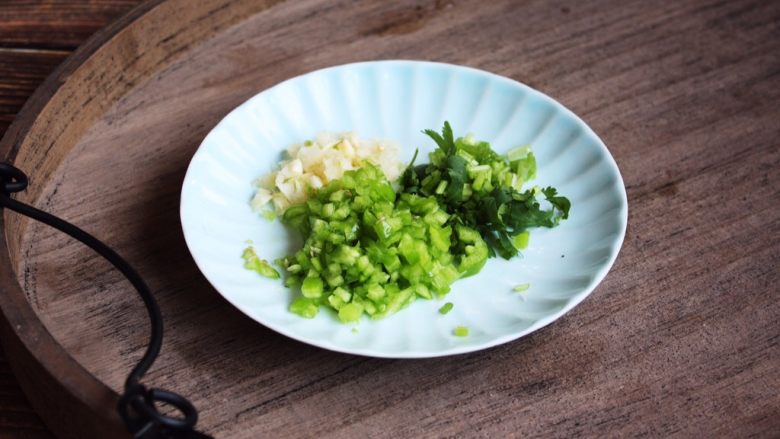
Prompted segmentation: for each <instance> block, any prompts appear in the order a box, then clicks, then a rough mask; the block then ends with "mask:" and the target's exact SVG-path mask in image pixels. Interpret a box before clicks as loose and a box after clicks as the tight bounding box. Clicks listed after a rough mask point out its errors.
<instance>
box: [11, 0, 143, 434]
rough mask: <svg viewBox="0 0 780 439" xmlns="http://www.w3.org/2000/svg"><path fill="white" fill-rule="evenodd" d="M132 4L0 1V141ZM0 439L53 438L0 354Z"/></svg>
mask: <svg viewBox="0 0 780 439" xmlns="http://www.w3.org/2000/svg"><path fill="white" fill-rule="evenodd" d="M58 3H59V4H58ZM138 3H140V0H133V1H125V2H117V1H110V0H101V1H96V0H92V1H88V2H84V1H82V2H78V1H68V2H47V3H46V2H44V1H4V2H0V138H1V137H2V136H3V134H4V133H5V131H6V129H7V128H8V125H9V124H10V123H11V121H12V120H13V119H14V117H15V116H16V114H17V113H18V112H19V110H20V109H21V107H22V105H23V104H24V102H25V101H26V100H27V98H28V97H29V96H30V95H31V94H32V92H33V91H34V90H35V88H36V87H37V86H38V85H39V84H40V83H41V82H42V81H43V80H44V79H45V78H46V76H48V75H49V74H50V73H51V72H52V71H53V70H54V69H55V67H56V66H57V65H58V64H60V63H61V62H62V61H63V60H64V59H65V58H66V57H67V56H68V55H69V54H70V53H71V51H72V48H73V47H74V46H75V45H77V44H79V43H81V42H82V41H83V40H84V39H85V38H86V37H88V36H89V35H90V34H91V33H92V32H93V31H95V30H97V29H99V28H101V27H103V26H105V25H107V24H108V23H109V21H111V20H113V19H115V18H116V17H118V16H119V15H120V14H122V13H124V12H126V11H127V10H128V9H129V8H131V7H132V6H134V5H136V4H138ZM74 12H76V13H74ZM0 437H2V438H4V439H5V438H7V439H44V438H47V439H48V438H51V437H53V436H52V434H51V433H50V432H49V430H48V429H47V428H46V427H45V426H44V424H43V422H42V421H41V419H40V418H39V417H38V415H37V414H36V413H35V412H34V411H33V409H32V408H31V407H30V404H29V402H28V401H27V398H26V397H25V396H24V395H23V393H22V390H21V388H20V387H19V384H18V381H17V378H16V377H15V376H14V375H13V373H12V372H11V369H10V366H9V364H8V362H7V361H6V358H5V353H4V352H2V351H0Z"/></svg>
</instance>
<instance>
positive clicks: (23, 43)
mask: <svg viewBox="0 0 780 439" xmlns="http://www.w3.org/2000/svg"><path fill="white" fill-rule="evenodd" d="M138 3H140V1H139V0H3V1H2V2H0V47H12V48H31V49H41V48H46V49H59V50H73V49H75V48H76V46H78V45H79V44H81V43H82V42H83V41H84V40H85V39H87V37H89V36H90V35H92V34H93V33H95V31H97V30H98V29H100V28H102V27H104V26H105V25H106V24H108V23H109V22H111V21H112V20H114V19H116V18H117V17H118V16H120V15H121V14H124V13H125V12H127V11H128V10H129V9H130V8H132V7H133V6H136V5H137V4H138Z"/></svg>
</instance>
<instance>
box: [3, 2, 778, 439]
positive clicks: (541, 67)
mask: <svg viewBox="0 0 780 439" xmlns="http://www.w3.org/2000/svg"><path fill="white" fill-rule="evenodd" d="M188 5H189V6H190V7H189V8H180V7H177V6H179V5H178V4H177V1H175V0H172V1H167V2H163V3H161V4H160V5H159V6H156V7H153V6H147V7H148V10H147V12H146V13H145V14H140V13H139V14H138V15H137V18H135V19H134V20H128V21H127V22H126V23H127V27H125V28H124V30H119V28H117V29H115V30H114V31H113V32H114V33H115V34H116V35H115V36H113V37H110V32H108V31H107V32H106V36H105V37H104V41H105V42H104V43H103V45H102V46H101V47H100V48H99V49H98V45H97V43H95V44H94V45H93V46H89V45H88V46H86V47H85V48H83V49H82V50H81V51H80V52H79V54H77V55H76V57H74V58H73V59H71V60H69V62H68V63H67V64H66V66H65V67H64V68H63V69H62V70H61V72H60V75H62V74H63V72H68V75H67V81H66V82H65V83H64V85H62V86H59V85H58V83H55V82H54V80H50V81H49V82H48V83H47V84H48V87H49V88H48V89H47V88H46V87H47V86H44V89H43V91H39V93H38V94H37V95H36V97H35V98H33V101H32V103H31V104H30V106H28V111H27V112H26V113H23V114H22V116H20V121H19V122H17V124H16V125H14V127H12V129H11V130H10V131H9V134H8V136H6V138H4V139H3V142H2V144H1V145H0V150H1V151H3V152H4V153H5V154H9V153H10V155H11V156H12V157H14V159H15V161H16V163H18V164H19V165H20V166H22V167H23V168H25V169H28V170H29V169H34V170H35V172H34V174H33V175H34V176H37V177H38V179H37V180H33V187H31V188H30V190H29V191H28V193H26V194H24V195H23V198H24V199H28V200H31V201H33V202H35V203H36V204H37V205H39V206H41V207H44V208H46V209H49V210H51V211H53V212H54V213H56V214H59V215H62V216H63V217H65V218H68V219H70V220H72V221H75V222H76V223H78V224H80V225H82V226H84V227H85V228H86V229H87V230H88V231H90V232H93V233H94V234H96V235H98V236H100V237H102V238H104V239H105V240H106V241H107V242H108V243H109V244H111V245H113V246H114V247H116V248H117V249H118V250H119V251H120V253H122V254H123V255H125V256H126V257H127V258H128V259H129V260H130V261H131V262H132V263H133V264H134V265H136V266H137V267H138V268H139V270H140V271H141V272H142V273H143V274H144V275H145V277H146V278H147V280H148V282H149V283H150V285H151V286H152V288H153V289H154V290H155V291H156V292H157V294H158V297H159V300H160V303H161V306H162V309H163V313H164V314H165V318H166V323H167V326H168V328H169V329H168V333H167V338H166V344H165V347H164V350H163V354H162V356H161V358H160V361H159V363H158V364H157V365H156V366H155V368H154V369H153V371H152V372H151V374H150V375H149V378H148V379H149V382H151V383H152V384H154V385H158V386H162V387H166V388H171V389H176V390H177V391H180V392H182V393H184V394H186V395H188V396H190V397H192V399H193V401H194V402H195V404H196V405H197V406H198V407H199V408H200V410H201V415H202V420H201V425H202V427H203V428H205V429H206V430H208V431H209V432H212V433H214V434H216V435H217V436H218V437H256V436H258V435H264V436H270V437H298V436H312V435H318V436H325V437H354V436H357V437H360V436H370V437H405V436H412V435H419V436H428V437H441V436H465V437H482V436H484V437H502V436H511V435H518V436H558V437H569V436H576V435H584V436H616V437H623V436H639V435H649V436H680V437H691V436H695V437H710V436H715V437H734V436H759V437H771V436H773V435H775V434H777V431H780V416H779V415H780V411H779V409H778V408H779V407H780V397H779V396H778V387H779V386H780V376H779V374H778V366H779V365H778V358H780V345H779V344H778V336H779V335H780V327H778V321H779V319H780V303H778V301H777V282H778V270H777V267H778V262H780V209H778V202H780V181H779V177H780V167H779V166H778V164H779V163H778V162H779V161H780V141H778V135H779V134H780V125H779V124H778V123H777V121H778V118H779V117H780V107H779V106H778V104H777V102H778V99H780V4H778V3H777V2H758V1H757V2H751V1H744V2H718V1H707V0H701V1H689V2H669V3H664V4H659V3H654V2H653V3H651V2H643V1H638V0H637V1H631V2H615V1H610V0H602V1H593V2H587V3H584V2H583V3H567V2H549V1H541V0H540V1H529V2H522V3H519V2H514V1H508V0H507V1H494V2H468V1H452V2H412V1H410V2H357V3H354V2H333V1H304V2H282V3H279V4H271V3H270V2H249V1H248V2H232V3H229V4H228V3H224V4H222V2H220V1H218V0H213V1H197V2H189V3H188ZM173 14H175V16H176V20H171V19H170V17H171V16H172V15H173ZM163 23H164V24H165V25H164V26H163ZM139 35H143V38H140V37H138V36H139ZM380 58H418V59H430V60H438V61H447V62H452V63H458V64H465V65H470V66H474V67H479V68H483V69H487V70H491V71H494V72H496V73H499V74H502V75H506V76H509V77H512V78H515V79H518V80H520V81H523V82H525V83H527V84H529V85H531V86H534V87H536V88H539V89H540V90H542V91H544V92H546V93H548V94H550V95H552V96H553V97H556V98H557V99H559V100H560V101H561V102H563V103H564V104H565V105H567V106H568V107H569V108H571V109H572V110H573V111H575V112H576V113H577V114H579V115H581V116H582V117H583V118H584V119H585V120H586V121H587V122H588V123H589V124H590V125H591V126H592V127H593V128H594V130H595V131H596V132H597V133H598V134H599V135H600V136H601V137H602V138H603V139H604V140H605V142H606V143H607V145H608V146H609V148H610V151H611V152H612V154H613V155H614V156H615V158H616V160H617V162H618V165H619V166H620V169H621V172H622V174H623V178H624V180H625V183H626V186H627V190H628V196H629V229H628V233H627V236H626V242H625V244H624V247H623V250H622V252H621V255H620V257H619V259H618V261H617V263H616V265H615V267H614V268H613V270H612V271H611V273H610V274H609V275H608V276H607V278H606V279H605V281H604V282H603V283H602V285H601V286H600V287H599V288H598V289H597V290H596V291H595V292H594V294H593V295H592V296H591V297H590V298H589V299H588V300H586V301H585V302H584V303H583V304H581V305H580V306H579V307H577V308H576V309H575V310H573V311H572V312H571V313H569V314H568V315H567V316H565V317H564V318H563V319H561V320H560V321H558V322H556V323H555V324H554V325H551V326H549V327H547V328H545V329H544V330H542V331H539V332H537V333H535V334H533V335H531V336H529V337H526V338H524V339H522V340H520V341H517V342H514V343H511V344H508V345H505V346H501V347H497V348H494V349H490V350H488V351H485V352H481V353H475V354H469V355H463V356H459V357H454V358H442V359H432V360H419V361H392V360H378V359H368V358H362V357H354V356H349V355H343V354H336V353H331V352H327V351H323V350H319V349H317V348H313V347H309V346H306V345H302V344H300V343H297V342H294V341H291V340H288V339H286V338H284V337H282V336H280V335H277V334H275V333H273V332H272V331H270V330H267V329H265V328H263V327H262V326H260V325H258V324H256V323H254V322H252V321H250V320H249V319H248V318H246V317H244V316H243V315H242V314H241V313H240V312H238V311H237V310H235V309H234V308H232V307H231V306H230V305H228V304H227V303H226V302H225V301H223V300H222V299H221V298H220V297H219V296H218V295H217V294H216V293H215V292H214V291H213V289H212V288H210V287H209V285H208V284H207V282H206V281H205V280H204V279H203V277H202V276H201V275H200V274H199V273H198V271H197V269H196V268H195V265H194V263H193V262H192V260H191V258H190V257H189V254H188V253H187V250H186V247H185V246H184V243H183V240H182V236H181V232H180V229H179V224H178V193H179V188H180V184H181V180H182V178H183V175H184V171H185V169H186V166H187V163H188V160H189V157H190V156H191V155H192V153H193V152H194V150H195V149H196V148H197V145H198V144H199V142H200V140H201V139H202V137H203V136H204V135H205V134H206V133H207V132H208V130H209V129H210V128H211V127H212V126H213V125H214V124H215V123H216V122H217V121H218V120H219V119H220V118H221V117H222V116H223V115H224V114H225V113H226V112H227V111H229V110H230V109H231V108H233V107H234V106H235V105H237V104H238V103H240V102H242V101H243V100H245V99H246V98H248V97H249V96H251V95H253V94H254V93H256V92H257V91H259V90H262V89H264V88H266V87H268V86H270V85H272V84H274V83H276V82H278V81H280V80H283V79H285V78H287V77H290V76H294V75H296V74H299V73H303V72H305V71H308V70H312V69H315V68H318V67H323V66H327V65H333V64H340V63H344V62H350V61H356V60H364V59H380ZM55 79H56V78H55ZM60 79H61V78H60ZM66 110H71V111H73V110H78V116H76V115H73V114H72V113H69V112H67V111H66ZM63 114H66V115H69V116H67V117H64V118H63V117H62V115H63ZM4 226H5V228H6V239H7V243H8V249H9V255H7V256H3V258H5V259H0V263H1V264H0V265H4V266H6V270H5V273H4V276H5V281H6V282H9V281H14V280H16V281H18V282H19V284H20V285H21V288H19V287H18V286H15V285H13V284H12V285H10V286H8V287H6V285H3V288H7V289H8V292H9V293H12V294H13V293H16V294H17V295H19V296H21V297H22V299H23V301H24V304H28V305H27V306H28V308H31V309H30V310H26V308H25V307H24V306H22V304H20V303H21V302H20V300H22V299H19V298H18V297H16V298H15V299H12V300H14V302H13V303H11V304H10V305H9V303H8V301H6V302H3V303H0V305H2V306H3V312H4V314H5V316H6V319H7V320H9V322H10V323H12V326H11V327H13V323H14V322H16V321H19V318H20V317H19V316H23V317H28V318H29V317H30V316H33V317H37V318H39V319H40V322H41V323H42V324H43V325H44V327H45V331H43V332H37V333H36V336H38V337H39V339H38V340H40V339H45V340H47V342H51V343H54V342H56V343H57V346H56V347H51V349H50V350H48V351H45V352H43V351H41V350H40V346H39V345H33V344H31V341H30V337H31V335H29V334H19V333H18V332H17V334H18V336H19V337H20V340H21V342H22V345H23V347H25V348H26V349H28V350H29V351H30V352H31V353H32V354H33V356H36V354H41V356H42V357H44V358H42V359H41V363H42V364H43V365H44V366H47V367H49V368H48V369H46V370H47V371H48V373H49V374H50V375H51V377H52V378H53V379H54V380H55V381H57V380H58V379H59V380H60V381H62V380H61V375H58V374H60V373H62V372H64V371H66V370H68V371H70V372H71V373H72V374H73V376H74V377H75V378H74V380H82V379H83V381H79V382H82V383H86V384H87V385H86V386H85V387H84V388H85V389H87V390H83V391H82V392H81V393H78V394H75V398H76V400H77V401H80V402H82V403H83V404H84V406H85V407H87V408H90V407H91V408H93V409H94V410H95V412H96V413H98V414H99V418H100V419H102V420H103V421H101V422H106V423H110V422H115V419H113V418H112V417H111V413H110V410H109V409H106V407H104V406H99V405H98V404H97V401H103V402H105V401H106V399H105V398H107V397H115V395H114V394H113V393H112V391H117V390H119V389H120V387H121V382H122V380H123V378H124V376H125V374H126V373H127V370H128V369H129V368H130V366H131V365H132V364H133V362H134V361H135V360H136V359H137V358H138V356H139V354H140V353H141V350H142V349H143V346H144V343H145V341H146V331H147V323H146V319H145V315H144V311H143V309H142V308H141V306H140V305H139V303H138V301H137V299H136V298H135V297H134V295H133V294H132V292H131V291H130V290H129V288H128V286H127V285H126V284H124V283H123V282H122V281H121V279H120V278H119V277H118V276H117V275H116V273H113V272H112V271H110V270H109V268H108V266H107V264H106V263H104V262H103V261H101V260H99V259H98V258H97V257H95V256H94V255H93V254H91V253H90V252H89V251H87V250H85V249H84V248H82V247H81V246H79V245H77V244H75V243H73V242H72V241H69V240H67V239H65V238H62V237H61V236H59V235H58V234H56V233H55V232H53V231H51V230H49V229H46V228H43V227H39V226H37V225H34V224H28V223H27V222H25V221H20V220H19V219H18V218H15V217H13V216H12V215H6V217H5V218H4ZM0 256H1V255H0ZM9 266H10V267H13V268H14V269H15V273H16V274H15V275H11V276H9V274H10V273H8V271H7V268H8V267H9ZM12 294H10V295H12ZM14 297H15V296H14ZM9 310H10V311H9ZM15 319H16V320H15ZM26 322H27V321H26ZM30 324H32V323H30ZM33 329H34V328H33ZM47 334H50V338H51V340H48V339H47V338H46V335H47ZM39 344H40V343H39ZM58 349H59V350H58ZM43 354H45V355H43ZM62 355H67V356H69V358H70V359H71V361H72V363H68V362H65V364H59V365H58V367H57V368H56V370H54V369H52V367H51V364H49V363H47V361H53V360H55V359H57V358H60V357H61V356H62ZM39 358H40V357H39ZM81 368H83V370H82V369H81ZM87 372H88V373H87ZM58 377H60V378H58ZM103 383H104V384H105V386H107V388H105V387H101V386H103V385H104V384H103ZM28 384H29V383H28ZM68 385H69V383H64V385H63V387H64V388H65V389H66V390H67V388H68ZM108 389H111V391H109V390H108ZM111 395H114V396H111ZM47 409H48V410H49V411H51V410H52V408H51V407H48V408H47ZM49 414H50V413H48V412H46V411H44V412H43V415H44V416H47V415H49ZM47 419H51V417H50V416H49V417H48V418H47ZM50 422H51V421H50ZM84 422H85V423H86V422H88V421H87V420H85V421H84ZM95 422H97V421H95ZM105 425H108V424H105ZM61 427H62V428H76V426H74V425H62V426H61ZM93 432H94V430H93Z"/></svg>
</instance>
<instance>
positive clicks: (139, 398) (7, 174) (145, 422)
mask: <svg viewBox="0 0 780 439" xmlns="http://www.w3.org/2000/svg"><path fill="white" fill-rule="evenodd" d="M27 183H28V179H27V175H25V173H24V172H22V171H21V170H20V169H18V168H16V167H14V166H12V165H10V164H8V163H4V162H0V209H2V208H3V207H6V208H8V209H11V210H13V211H14V212H17V213H19V214H21V215H24V216H27V217H30V218H32V219H34V220H37V221H40V222H42V223H44V224H46V225H48V226H51V227H54V228H55V229H57V230H59V231H61V232H63V233H65V234H67V235H70V236H71V237H73V238H74V239H76V240H77V241H80V242H81V243H83V244H84V245H86V246H87V247H89V248H91V249H92V250H94V251H95V252H97V253H98V254H99V255H100V256H102V257H104V258H105V259H106V260H108V262H110V263H111V264H112V265H113V266H114V267H115V268H116V269H117V270H119V271H120V272H121V273H122V274H123V275H124V276H125V277H126V278H127V280H128V281H130V283H131V284H132V285H133V287H135V289H136V290H137V291H138V295H139V296H141V300H143V302H144V305H146V310H147V312H148V313H149V321H150V323H151V336H150V340H149V346H148V347H147V348H146V352H145V353H144V356H143V357H142V358H141V360H140V361H139V362H138V364H136V366H135V367H134V368H133V370H131V371H130V374H129V375H128V377H127V380H126V381H125V391H124V393H123V394H122V395H121V397H120V398H119V404H118V407H117V410H118V411H119V415H120V417H121V418H122V421H123V422H124V423H125V427H127V430H128V431H129V432H130V433H131V434H132V435H133V437H135V438H136V439H208V438H210V436H207V435H205V434H203V433H199V432H197V431H195V424H196V423H197V422H198V411H197V410H196V409H195V407H194V406H193V405H192V403H190V401H188V400H187V399H186V398H184V397H183V396H181V395H179V394H177V393H174V392H170V391H167V390H162V389H147V388H146V387H145V386H144V385H143V384H141V382H140V381H141V378H142V377H143V376H144V374H146V372H147V371H148V370H149V368H150V367H151V366H152V364H153V363H154V360H155V359H157V356H158V355H159V353H160V348H161V347H162V340H163V321H162V315H161V314H160V307H159V306H158V305H157V301H156V300H155V298H154V295H152V292H151V291H150V290H149V287H148V286H147V285H146V282H144V280H143V279H142V278H141V276H140V275H139V274H138V272H137V271H135V269H133V267H131V266H130V264H128V263H127V261H125V260H124V259H123V258H122V257H121V256H119V254H117V253H116V252H115V251H114V250H112V249H111V248H110V247H108V246H107V245H106V244H104V243H103V242H102V241H100V240H98V239H97V238H95V237H94V236H92V235H90V234H89V233H87V232H85V231H83V230H81V229H80V228H78V227H76V226H74V225H73V224H71V223H69V222H67V221H65V220H63V219H61V218H58V217H56V216H54V215H52V214H50V213H47V212H44V211H42V210H39V209H36V208H34V207H32V206H30V205H28V204H25V203H22V202H19V201H16V200H14V199H13V198H11V194H12V193H15V192H21V191H23V190H25V189H26V188H27ZM157 402H164V403H167V404H169V405H172V406H173V407H176V408H177V409H178V410H179V411H180V412H181V414H182V416H183V417H181V418H178V417H173V416H168V415H164V414H162V413H160V411H159V410H158V409H157V405H156V403H157Z"/></svg>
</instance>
